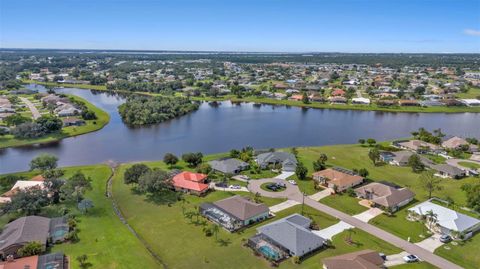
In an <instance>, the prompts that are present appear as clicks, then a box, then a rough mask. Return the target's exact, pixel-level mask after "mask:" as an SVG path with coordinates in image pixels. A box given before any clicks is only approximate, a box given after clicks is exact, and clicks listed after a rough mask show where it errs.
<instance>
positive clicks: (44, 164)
mask: <svg viewBox="0 0 480 269" xmlns="http://www.w3.org/2000/svg"><path fill="white" fill-rule="evenodd" d="M57 162H58V158H57V157H56V156H54V155H51V154H48V153H43V154H40V155H38V156H37V157H35V158H34V159H33V160H31V161H30V171H33V170H35V169H38V170H40V171H42V172H44V171H47V170H51V169H55V168H56V167H57Z"/></svg>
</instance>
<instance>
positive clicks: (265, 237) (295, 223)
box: [249, 214, 325, 259]
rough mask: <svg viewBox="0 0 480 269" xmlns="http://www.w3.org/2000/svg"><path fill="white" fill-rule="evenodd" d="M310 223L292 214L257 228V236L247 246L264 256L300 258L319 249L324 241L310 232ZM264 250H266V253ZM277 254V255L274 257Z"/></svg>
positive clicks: (298, 215) (308, 220)
mask: <svg viewBox="0 0 480 269" xmlns="http://www.w3.org/2000/svg"><path fill="white" fill-rule="evenodd" d="M311 223H312V221H311V220H310V219H308V218H306V217H304V216H302V215H300V214H293V215H290V216H288V217H285V218H283V219H280V220H277V221H274V222H272V223H270V224H267V225H264V226H262V227H259V228H257V232H258V233H257V235H255V236H253V237H252V238H250V239H249V246H251V247H252V248H254V249H255V250H257V251H259V252H260V253H262V254H264V256H269V258H272V257H271V256H272V254H273V256H278V258H279V259H281V258H285V257H287V256H298V257H302V256H305V255H306V254H308V253H311V252H313V251H315V250H317V249H319V248H321V247H322V246H323V245H324V243H325V239H324V238H322V237H320V236H318V235H316V234H315V233H313V232H312V231H311V230H310V228H309V227H310V224H311ZM265 248H267V250H266V251H263V250H265ZM275 253H277V254H278V255H275Z"/></svg>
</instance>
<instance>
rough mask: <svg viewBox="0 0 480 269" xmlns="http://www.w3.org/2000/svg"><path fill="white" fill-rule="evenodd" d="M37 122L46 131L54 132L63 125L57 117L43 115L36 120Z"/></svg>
mask: <svg viewBox="0 0 480 269" xmlns="http://www.w3.org/2000/svg"><path fill="white" fill-rule="evenodd" d="M36 123H37V124H40V126H41V127H42V128H43V130H44V131H45V132H46V133H54V132H57V131H60V130H61V129H62V127H63V122H62V120H61V119H59V118H58V117H54V116H50V115H43V116H41V117H40V118H38V119H37V120H36Z"/></svg>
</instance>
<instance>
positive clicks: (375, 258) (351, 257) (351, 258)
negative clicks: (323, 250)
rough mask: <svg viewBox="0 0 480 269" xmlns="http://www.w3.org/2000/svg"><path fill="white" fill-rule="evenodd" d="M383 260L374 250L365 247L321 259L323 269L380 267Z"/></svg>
mask: <svg viewBox="0 0 480 269" xmlns="http://www.w3.org/2000/svg"><path fill="white" fill-rule="evenodd" d="M383 263H384V260H383V258H382V257H381V256H380V254H379V253H378V252H376V251H373V250H369V249H365V250H360V251H356V252H352V253H347V254H343V255H339V256H335V257H328V258H325V259H323V268H324V269H382V268H385V266H384V265H383Z"/></svg>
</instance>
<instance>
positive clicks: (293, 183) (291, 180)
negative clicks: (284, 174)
mask: <svg viewBox="0 0 480 269" xmlns="http://www.w3.org/2000/svg"><path fill="white" fill-rule="evenodd" d="M288 183H290V184H292V185H297V182H295V180H293V179H290V180H289V181H288Z"/></svg>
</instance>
